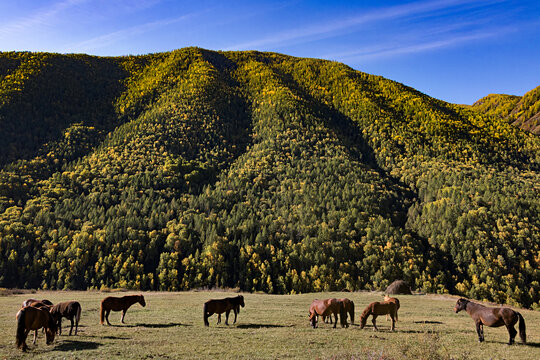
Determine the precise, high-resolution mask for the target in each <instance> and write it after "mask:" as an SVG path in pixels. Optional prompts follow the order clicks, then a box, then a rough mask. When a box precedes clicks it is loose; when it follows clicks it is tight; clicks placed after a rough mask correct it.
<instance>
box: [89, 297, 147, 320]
mask: <svg viewBox="0 0 540 360" xmlns="http://www.w3.org/2000/svg"><path fill="white" fill-rule="evenodd" d="M135 303H139V304H141V306H143V307H144V306H146V302H145V301H144V296H142V295H127V296H122V297H114V296H108V297H106V298H105V299H103V300H101V310H100V312H99V316H100V323H101V325H103V320H107V325H111V323H110V322H109V314H110V313H111V310H112V311H122V319H121V322H122V324H124V316H126V311H127V310H128V309H129V307H130V306H131V305H133V304H135Z"/></svg>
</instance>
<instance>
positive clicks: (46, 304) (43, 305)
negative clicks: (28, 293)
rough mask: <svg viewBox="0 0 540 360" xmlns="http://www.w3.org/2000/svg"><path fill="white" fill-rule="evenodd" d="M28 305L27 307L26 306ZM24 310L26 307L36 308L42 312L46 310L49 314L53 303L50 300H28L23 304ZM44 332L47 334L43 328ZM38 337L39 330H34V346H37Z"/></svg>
mask: <svg viewBox="0 0 540 360" xmlns="http://www.w3.org/2000/svg"><path fill="white" fill-rule="evenodd" d="M25 304H26V305H25ZM23 305H24V306H23V308H25V307H26V306H33V307H36V308H38V309H42V310H46V311H48V312H50V311H51V306H52V302H50V301H49V300H41V301H39V300H35V299H28V300H26V301H24V302H23ZM43 332H45V328H43ZM37 335H38V330H37V329H36V330H34V340H32V344H34V345H36V341H37Z"/></svg>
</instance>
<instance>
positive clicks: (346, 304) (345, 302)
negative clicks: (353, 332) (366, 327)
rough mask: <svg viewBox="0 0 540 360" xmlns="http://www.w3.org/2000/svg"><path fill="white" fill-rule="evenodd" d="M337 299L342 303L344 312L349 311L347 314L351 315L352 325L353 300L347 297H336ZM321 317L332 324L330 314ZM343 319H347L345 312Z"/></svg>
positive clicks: (352, 321) (352, 322)
mask: <svg viewBox="0 0 540 360" xmlns="http://www.w3.org/2000/svg"><path fill="white" fill-rule="evenodd" d="M338 301H341V302H342V303H343V306H344V307H345V312H346V313H349V316H350V317H351V324H353V325H354V302H353V301H352V300H349V299H347V298H343V299H338ZM322 319H323V321H324V322H325V323H328V322H329V323H330V324H332V316H323V317H322ZM345 319H347V314H345ZM347 326H348V325H347Z"/></svg>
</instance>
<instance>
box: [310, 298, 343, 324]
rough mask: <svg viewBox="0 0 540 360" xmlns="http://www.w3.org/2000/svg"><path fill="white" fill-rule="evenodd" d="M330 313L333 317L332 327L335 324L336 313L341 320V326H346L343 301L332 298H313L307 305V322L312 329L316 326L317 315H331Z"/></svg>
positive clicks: (336, 319)
mask: <svg viewBox="0 0 540 360" xmlns="http://www.w3.org/2000/svg"><path fill="white" fill-rule="evenodd" d="M332 315H334V318H335V322H334V328H336V326H337V321H338V315H339V318H340V321H341V327H346V326H347V312H346V311H345V306H344V305H343V302H341V301H340V300H338V299H334V298H332V299H326V300H318V299H315V300H313V301H312V302H311V306H310V307H309V322H310V323H311V326H312V327H313V328H314V329H316V328H317V326H318V325H317V322H318V321H319V316H323V317H327V316H328V317H331V316H332Z"/></svg>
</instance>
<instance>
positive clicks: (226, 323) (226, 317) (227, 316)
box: [225, 310, 231, 326]
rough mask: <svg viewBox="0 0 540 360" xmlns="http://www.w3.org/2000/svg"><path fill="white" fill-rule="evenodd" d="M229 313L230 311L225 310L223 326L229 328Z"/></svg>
mask: <svg viewBox="0 0 540 360" xmlns="http://www.w3.org/2000/svg"><path fill="white" fill-rule="evenodd" d="M230 312H231V310H227V311H226V312H225V325H227V326H229V313H230Z"/></svg>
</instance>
